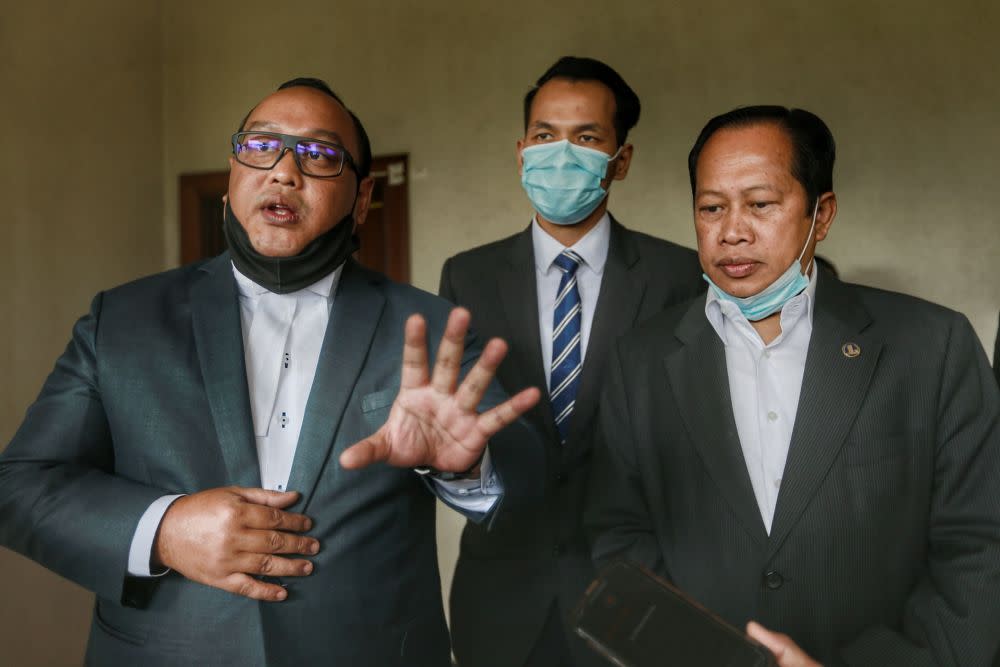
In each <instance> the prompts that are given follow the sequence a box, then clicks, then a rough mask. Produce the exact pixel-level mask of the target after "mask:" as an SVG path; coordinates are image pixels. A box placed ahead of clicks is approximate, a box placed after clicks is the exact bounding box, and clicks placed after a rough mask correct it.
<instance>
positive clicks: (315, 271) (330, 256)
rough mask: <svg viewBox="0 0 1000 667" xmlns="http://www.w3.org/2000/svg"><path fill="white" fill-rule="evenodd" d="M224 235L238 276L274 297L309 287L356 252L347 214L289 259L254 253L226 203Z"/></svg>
mask: <svg viewBox="0 0 1000 667" xmlns="http://www.w3.org/2000/svg"><path fill="white" fill-rule="evenodd" d="M222 228H223V231H224V232H225V234H226V243H227V244H228V245H229V253H230V254H231V255H232V257H233V263H234V264H235V265H236V268H237V269H239V271H240V273H242V274H243V275H245V276H246V277H247V278H249V279H250V280H252V281H254V282H255V283H257V284H258V285H260V286H261V287H266V288H267V289H269V290H270V291H272V292H275V293H277V294H288V293H289V292H295V291H297V290H300V289H302V288H304V287H308V286H309V285H312V284H313V283H314V282H316V281H317V280H320V279H321V278H323V277H324V276H326V275H328V274H330V273H332V272H333V271H334V270H335V269H336V268H337V267H338V266H340V265H341V264H343V263H344V262H345V261H346V260H347V258H348V257H350V256H351V253H353V252H354V251H355V250H357V249H358V247H359V243H358V237H357V236H355V235H354V216H353V213H348V214H347V215H346V216H345V217H344V219H343V220H341V221H340V222H338V223H337V224H336V225H334V226H333V228H332V229H330V230H329V231H328V232H326V233H324V234H322V235H321V236H318V237H316V238H315V239H313V240H312V241H311V242H310V243H309V245H307V246H306V247H305V248H303V250H302V252H300V253H299V254H297V255H294V256H292V257H268V256H267V255H262V254H260V253H259V252H257V251H256V250H254V247H253V245H252V244H251V243H250V237H249V236H247V232H246V230H245V229H243V225H242V224H240V221H239V220H238V219H237V218H236V214H235V213H233V209H232V207H231V206H230V205H229V202H228V201H227V202H226V212H225V222H224V223H223V226H222Z"/></svg>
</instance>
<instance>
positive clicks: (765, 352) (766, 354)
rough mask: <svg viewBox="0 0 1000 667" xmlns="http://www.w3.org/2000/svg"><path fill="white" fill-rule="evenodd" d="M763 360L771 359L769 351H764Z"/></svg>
mask: <svg viewBox="0 0 1000 667" xmlns="http://www.w3.org/2000/svg"><path fill="white" fill-rule="evenodd" d="M764 358H765V359H770V358H771V351H770V350H764Z"/></svg>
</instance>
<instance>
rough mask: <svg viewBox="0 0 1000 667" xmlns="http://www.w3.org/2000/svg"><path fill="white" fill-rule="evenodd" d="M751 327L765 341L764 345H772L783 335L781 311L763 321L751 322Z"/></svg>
mask: <svg viewBox="0 0 1000 667" xmlns="http://www.w3.org/2000/svg"><path fill="white" fill-rule="evenodd" d="M750 326H752V327H753V328H754V331H756V332H757V335H758V336H760V339H761V340H762V341H764V345H770V344H771V342H772V341H774V339H775V338H777V337H778V336H780V335H781V311H780V310H779V311H778V312H776V313H773V314H771V315H768V316H767V317H765V318H764V319H762V320H757V321H756V322H751V323H750Z"/></svg>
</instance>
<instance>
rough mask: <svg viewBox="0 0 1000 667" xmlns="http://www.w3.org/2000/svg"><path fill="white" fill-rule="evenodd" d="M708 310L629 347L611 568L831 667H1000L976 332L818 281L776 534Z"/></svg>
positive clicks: (614, 432)
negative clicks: (764, 632) (672, 590)
mask: <svg viewBox="0 0 1000 667" xmlns="http://www.w3.org/2000/svg"><path fill="white" fill-rule="evenodd" d="M704 307H705V305H704V299H702V298H699V299H695V300H694V301H692V302H691V303H690V304H687V305H683V306H680V307H678V308H675V309H672V310H670V311H668V312H665V313H664V314H662V315H661V316H659V317H657V318H654V319H653V320H651V321H650V322H649V323H648V324H647V325H646V326H644V327H642V328H641V329H639V330H637V331H635V332H633V333H632V334H631V335H629V336H627V337H626V338H623V339H622V340H621V342H620V343H619V345H618V349H617V351H616V354H615V355H614V359H613V362H612V363H611V365H610V366H609V370H608V386H607V391H606V393H605V395H604V397H603V399H602V404H601V416H602V432H603V438H602V442H601V444H600V446H599V450H598V455H597V456H595V461H594V467H593V474H592V480H591V481H592V487H591V493H590V496H589V497H590V499H591V500H592V501H593V502H592V504H591V507H590V508H589V510H588V516H587V523H588V527H589V528H590V529H591V531H592V534H593V536H594V540H595V542H594V554H595V558H596V559H597V560H599V561H607V560H609V559H611V558H613V557H619V556H621V557H625V558H628V559H630V560H633V561H636V562H639V563H642V564H644V565H646V566H648V567H650V568H652V569H654V570H655V571H657V572H659V573H661V574H663V575H665V576H667V577H669V578H670V579H671V580H673V582H674V583H675V584H677V585H678V586H679V587H680V588H681V589H683V590H685V591H687V592H688V593H690V594H691V595H693V596H694V597H695V598H696V599H697V600H699V601H700V602H701V603H703V604H704V605H706V606H707V607H708V608H709V609H712V610H714V611H715V612H717V613H719V614H721V615H722V617H723V618H725V619H727V620H728V621H730V622H731V623H733V624H735V625H736V626H737V627H742V626H743V625H744V624H745V623H746V622H747V621H748V620H749V619H756V620H758V621H760V622H762V623H763V624H764V625H765V626H768V627H770V628H772V629H774V630H777V631H780V632H785V633H787V634H789V635H790V636H791V637H792V639H794V640H795V641H796V642H798V643H799V644H800V645H801V646H802V647H803V648H804V649H805V650H806V651H807V652H808V653H810V654H811V655H812V656H813V657H815V658H816V659H818V660H820V661H821V662H823V664H825V665H841V664H847V665H868V666H871V667H876V666H878V667H884V666H889V665H898V666H900V667H903V666H905V667H920V666H924V665H926V666H927V667H930V666H931V665H934V666H936V667H958V666H961V667H978V666H983V667H988V666H989V665H992V664H994V660H995V659H997V658H998V656H997V651H998V646H1000V396H998V391H997V386H996V383H995V382H994V381H993V378H992V377H991V375H990V369H989V365H988V362H987V359H986V356H985V354H984V352H983V349H982V346H981V345H980V343H979V341H978V339H977V338H976V336H975V334H974V333H973V331H972V328H971V326H970V325H969V323H968V321H967V320H966V319H965V318H964V317H963V316H961V315H960V314H958V313H955V312H953V311H950V310H947V309H945V308H942V307H939V306H936V305H933V304H930V303H927V302H924V301H920V300H918V299H915V298H912V297H908V296H904V295H901V294H895V293H890V292H884V291H881V290H876V289H871V288H866V287H860V286H855V285H848V284H845V283H841V282H840V281H838V280H837V279H836V278H834V277H833V275H832V274H830V273H826V272H824V273H821V275H820V276H819V283H818V285H817V291H816V302H815V311H814V320H813V332H812V338H811V340H810V342H809V351H808V356H807V359H806V368H805V373H804V376H803V380H802V391H801V397H800V400H799V407H798V413H797V416H796V420H795V425H794V430H793V433H792V440H791V447H790V449H789V453H788V460H787V463H786V465H785V472H784V476H783V482H782V485H781V490H780V493H779V496H778V502H777V506H776V508H775V514H774V521H773V525H772V530H771V534H770V535H768V534H767V532H766V531H765V528H764V524H763V521H762V520H761V517H760V513H759V511H758V508H757V503H756V501H755V499H754V494H753V490H752V488H751V484H750V478H749V476H748V474H747V469H746V464H745V463H744V459H743V454H742V450H741V447H740V442H739V438H738V435H737V430H736V425H735V421H734V418H733V411H732V404H731V400H730V394H729V384H728V377H727V372H726V358H725V351H724V348H723V345H722V342H721V341H720V340H719V337H718V335H716V333H715V331H714V329H712V327H711V325H710V324H709V322H708V320H707V319H706V317H705V312H704ZM848 343H854V344H855V345H856V346H857V347H858V348H860V355H858V356H848V355H847V354H845V352H844V345H845V344H848ZM997 664H1000V663H997Z"/></svg>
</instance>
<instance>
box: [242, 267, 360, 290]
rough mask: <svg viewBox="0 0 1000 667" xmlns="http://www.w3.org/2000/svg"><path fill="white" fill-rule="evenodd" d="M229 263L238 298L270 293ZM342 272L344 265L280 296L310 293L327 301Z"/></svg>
mask: <svg viewBox="0 0 1000 667" xmlns="http://www.w3.org/2000/svg"><path fill="white" fill-rule="evenodd" d="M230 263H231V264H232V267H233V276H235V278H236V287H237V289H239V292H240V296H242V297H246V298H256V297H259V296H260V295H262V294H265V293H267V292H268V291H270V290H268V289H267V288H266V287H264V286H263V285H258V284H257V283H255V282H254V281H252V280H250V279H249V278H247V277H246V276H245V275H243V274H242V273H241V272H240V270H239V269H237V268H236V264H234V263H232V262H230ZM343 270H344V265H343V264H341V265H340V266H338V267H337V268H336V269H335V270H333V271H331V272H330V273H328V274H326V275H325V276H323V277H322V278H320V279H319V280H317V281H316V282H314V283H313V284H312V285H309V286H307V287H303V288H302V289H300V290H297V291H295V292H289V293H288V294H284V295H282V296H296V295H298V294H301V293H302V292H312V293H314V294H318V295H319V296H321V297H324V298H326V299H329V298H330V295H331V294H333V292H334V291H335V290H336V288H337V283H338V282H340V274H341V273H342V272H343Z"/></svg>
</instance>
